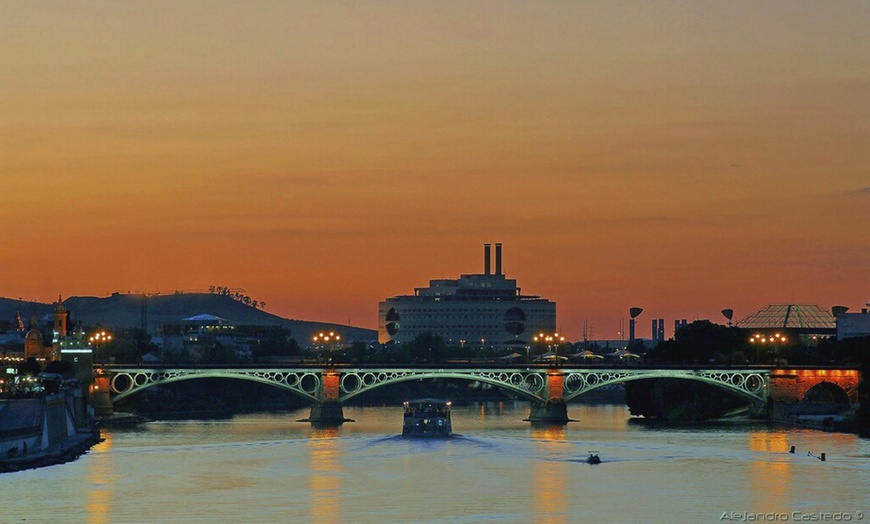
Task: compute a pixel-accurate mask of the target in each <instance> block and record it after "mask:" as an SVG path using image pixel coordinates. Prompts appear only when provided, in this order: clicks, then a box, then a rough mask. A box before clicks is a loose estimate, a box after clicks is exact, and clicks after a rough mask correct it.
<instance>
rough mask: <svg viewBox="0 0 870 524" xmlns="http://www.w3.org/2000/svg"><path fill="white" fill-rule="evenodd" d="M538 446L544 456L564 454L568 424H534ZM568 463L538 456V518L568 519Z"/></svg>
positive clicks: (533, 487)
mask: <svg viewBox="0 0 870 524" xmlns="http://www.w3.org/2000/svg"><path fill="white" fill-rule="evenodd" d="M532 439H533V440H534V442H535V447H537V448H539V449H540V450H541V451H542V453H543V454H544V455H545V456H565V454H566V453H567V448H568V447H569V446H568V444H567V443H566V441H565V426H560V425H552V426H540V427H532ZM567 475H568V470H567V465H566V464H565V462H563V461H560V460H536V461H534V463H533V469H532V485H531V486H529V488H530V489H531V490H532V493H533V499H532V500H533V504H532V506H533V511H534V521H535V522H566V516H567V512H568V493H567V490H566V487H565V478H566V477H567Z"/></svg>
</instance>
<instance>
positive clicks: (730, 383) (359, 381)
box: [95, 366, 771, 403]
mask: <svg viewBox="0 0 870 524" xmlns="http://www.w3.org/2000/svg"><path fill="white" fill-rule="evenodd" d="M95 375H96V377H97V384H98V386H101V387H102V389H103V391H108V392H109V395H110V398H111V400H112V403H115V402H117V401H119V400H122V399H124V398H126V397H129V396H131V395H135V394H137V393H138V392H140V391H143V390H145V389H147V388H150V387H152V386H159V385H163V384H170V383H173V382H179V381H182V380H191V379H199V378H229V379H240V380H250V381H253V382H259V383H262V384H268V385H271V386H274V387H277V388H280V389H284V390H286V391H290V392H292V393H294V394H296V395H299V396H301V397H303V398H306V399H308V400H310V401H312V402H315V403H317V402H324V401H334V402H338V403H341V402H344V401H347V400H350V399H351V398H354V397H356V396H358V395H361V394H364V393H366V392H368V391H371V390H373V389H375V388H379V387H382V386H386V385H390V384H396V383H399V382H406V381H411V380H421V379H460V380H468V381H477V382H482V383H486V384H491V385H493V386H496V387H499V388H502V389H504V390H507V391H510V392H513V393H515V394H516V395H518V396H520V397H522V398H526V399H528V400H530V401H532V402H540V403H544V402H546V401H547V400H550V399H552V398H560V399H564V400H565V401H570V400H572V399H574V398H576V397H579V396H581V395H583V394H585V393H588V392H590V391H593V390H595V389H598V388H601V387H605V386H609V385H613V384H619V383H622V382H627V381H631V380H638V379H645V378H675V379H684V380H695V381H699V382H704V383H707V384H711V385H714V386H718V387H720V388H722V389H724V390H728V391H731V392H733V393H735V394H737V395H740V396H742V397H744V398H746V399H748V400H750V401H752V402H756V403H763V402H765V401H766V400H767V398H768V397H769V396H770V377H771V370H770V369H682V368H679V369H677V368H668V369H657V368H646V367H626V368H583V367H577V368H573V367H561V368H530V367H498V368H490V367H478V368H475V367H441V368H428V367H420V368H416V367H405V368H395V367H383V368H361V367H360V368H357V367H340V368H337V367H326V366H322V367H299V368H290V367H288V368H253V367H225V368H210V367H209V368H205V367H185V368H140V367H112V368H100V369H98V370H97V371H96V374H95Z"/></svg>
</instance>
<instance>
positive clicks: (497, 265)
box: [495, 242, 501, 275]
mask: <svg viewBox="0 0 870 524" xmlns="http://www.w3.org/2000/svg"><path fill="white" fill-rule="evenodd" d="M495 274H496V275H501V242H496V243H495Z"/></svg>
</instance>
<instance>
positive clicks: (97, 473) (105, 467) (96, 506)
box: [87, 432, 115, 524]
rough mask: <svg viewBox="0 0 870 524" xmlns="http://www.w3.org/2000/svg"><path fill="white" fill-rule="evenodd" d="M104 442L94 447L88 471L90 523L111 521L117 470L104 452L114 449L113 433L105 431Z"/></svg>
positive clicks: (97, 523)
mask: <svg viewBox="0 0 870 524" xmlns="http://www.w3.org/2000/svg"><path fill="white" fill-rule="evenodd" d="M102 437H103V439H104V440H103V442H101V443H100V444H97V446H96V447H95V448H94V450H95V451H96V453H94V452H92V456H93V460H90V461H89V462H88V464H89V465H90V468H89V469H88V473H87V480H88V482H87V485H88V487H89V489H88V490H87V515H88V517H87V521H88V523H89V524H107V523H108V522H110V518H109V517H110V512H111V509H112V498H113V497H112V495H113V493H112V490H111V486H112V483H111V480H112V479H113V477H114V476H115V471H114V468H113V466H112V461H111V460H110V459H109V458H108V455H107V454H106V453H104V452H106V451H110V450H111V449H112V434H111V433H109V432H104V433H103V434H102Z"/></svg>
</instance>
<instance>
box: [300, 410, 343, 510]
mask: <svg viewBox="0 0 870 524" xmlns="http://www.w3.org/2000/svg"><path fill="white" fill-rule="evenodd" d="M338 436H339V429H338V428H337V427H327V428H315V427H312V428H311V438H310V439H308V447H309V449H310V450H311V452H310V453H309V455H308V456H309V457H310V464H311V475H310V479H311V480H310V482H311V499H310V502H311V510H310V511H311V522H317V523H321V522H340V521H341V505H340V503H339V502H340V500H341V476H340V473H341V463H340V460H339V459H340V458H341V457H340V450H339V442H338Z"/></svg>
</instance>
